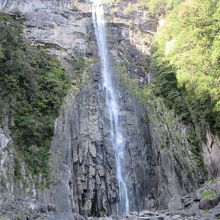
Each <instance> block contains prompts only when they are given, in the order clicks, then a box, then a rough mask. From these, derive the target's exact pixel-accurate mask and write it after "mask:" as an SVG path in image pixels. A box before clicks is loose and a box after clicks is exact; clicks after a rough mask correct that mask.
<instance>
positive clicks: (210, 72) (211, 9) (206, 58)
mask: <svg viewBox="0 0 220 220" xmlns="http://www.w3.org/2000/svg"><path fill="white" fill-rule="evenodd" d="M219 11H220V2H219V1H217V0H212V1H209V0H204V1H202V2H201V1H199V0H193V1H189V0H186V1H184V2H183V3H181V4H180V5H179V6H178V7H176V8H175V9H174V10H173V11H172V12H171V13H170V15H169V16H168V18H167V20H166V24H165V25H164V26H163V27H162V28H161V29H160V30H159V32H158V34H157V36H156V38H155V42H154V51H155V59H156V66H157V76H156V79H155V84H156V86H155V87H156V92H157V94H158V95H161V96H163V97H164V99H165V102H166V103H167V105H168V106H169V107H170V108H173V109H174V110H175V112H176V113H177V114H179V115H182V118H183V119H184V120H185V121H186V122H192V123H194V124H195V123H197V124H198V123H199V124H201V125H204V124H205V123H206V122H208V123H209V124H210V127H211V128H212V130H213V131H215V132H217V133H219V131H220V126H219V125H220V87H219V82H220V72H219V67H220V66H219V61H220V60H219V58H220V57H219V54H220V43H219V42H220V41H219V39H220V33H219V28H220V23H219V18H220V17H219V16H220V13H219Z"/></svg>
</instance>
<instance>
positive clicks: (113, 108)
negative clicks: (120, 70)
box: [92, 0, 129, 214]
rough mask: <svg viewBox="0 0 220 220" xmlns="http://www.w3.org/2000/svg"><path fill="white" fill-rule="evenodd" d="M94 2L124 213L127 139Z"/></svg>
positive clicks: (100, 14)
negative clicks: (121, 125) (123, 132)
mask: <svg viewBox="0 0 220 220" xmlns="http://www.w3.org/2000/svg"><path fill="white" fill-rule="evenodd" d="M92 2H93V10H92V12H93V23H94V28H95V35H96V39H97V43H98V49H99V56H100V59H101V72H102V77H103V80H102V86H103V89H104V90H105V99H106V107H107V110H108V113H109V120H110V138H111V143H112V146H113V147H114V151H115V158H116V173H117V180H118V186H119V203H118V205H117V208H118V213H119V214H123V213H128V212H129V200H128V190H127V185H126V181H125V175H124V146H125V140H124V137H123V135H122V128H121V127H120V123H119V106H118V102H117V96H116V91H115V88H114V86H113V80H112V71H111V68H110V66H109V62H108V48H107V42H106V29H105V18H104V9H103V5H102V3H101V0H92Z"/></svg>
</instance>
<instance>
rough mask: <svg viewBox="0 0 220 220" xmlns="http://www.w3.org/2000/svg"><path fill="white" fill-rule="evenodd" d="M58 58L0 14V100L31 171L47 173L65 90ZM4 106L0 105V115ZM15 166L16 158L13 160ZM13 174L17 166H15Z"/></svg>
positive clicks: (20, 150) (66, 86)
mask: <svg viewBox="0 0 220 220" xmlns="http://www.w3.org/2000/svg"><path fill="white" fill-rule="evenodd" d="M68 85H69V83H68V81H67V79H66V78H65V75H64V71H63V70H62V69H61V68H60V66H59V62H58V61H57V60H56V59H55V58H54V57H52V56H51V55H48V54H47V53H46V52H45V51H44V50H42V49H37V48H35V47H33V46H30V45H28V44H26V43H25V41H24V39H23V35H22V26H21V25H20V24H19V23H18V22H16V21H15V20H14V19H12V18H11V17H10V16H7V15H4V14H0V100H2V102H1V106H2V107H4V106H8V107H9V109H8V111H9V117H10V118H13V123H11V124H9V126H10V128H11V129H12V131H13V133H12V134H14V137H13V138H14V139H15V142H16V144H17V146H18V149H17V150H18V152H19V153H20V155H22V156H23V159H24V161H25V162H26V165H27V167H28V169H29V170H30V171H31V172H32V173H33V174H39V173H41V174H42V175H43V176H44V177H46V178H47V177H48V176H49V172H50V170H49V164H48V161H49V155H50V151H49V147H50V141H51V137H52V135H53V123H54V119H55V118H56V117H57V115H58V109H59V107H60V105H61V103H62V100H63V98H64V96H65V95H66V93H67V88H68ZM2 111H3V108H1V115H2ZM15 163H16V164H15V166H16V167H18V165H19V164H18V161H15ZM15 172H16V176H19V175H20V174H19V170H18V169H17V168H15Z"/></svg>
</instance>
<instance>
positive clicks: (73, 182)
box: [0, 0, 220, 219]
mask: <svg viewBox="0 0 220 220" xmlns="http://www.w3.org/2000/svg"><path fill="white" fill-rule="evenodd" d="M126 7H127V4H126V3H125V2H121V3H119V4H116V5H111V7H109V8H107V11H111V13H108V14H107V27H108V45H109V49H110V52H111V54H110V60H111V62H112V68H113V71H114V72H115V73H116V76H115V79H114V80H115V84H116V87H117V89H118V93H119V94H120V95H119V103H120V106H119V107H120V112H121V114H120V123H121V125H122V127H123V128H124V130H123V132H124V137H126V146H125V149H126V152H125V155H126V161H125V173H126V179H127V185H128V191H129V201H130V208H131V210H136V211H139V210H142V209H152V210H156V209H165V208H171V209H177V208H179V207H181V205H182V203H181V196H182V195H184V194H186V193H187V192H189V191H193V190H194V189H195V188H196V187H197V186H198V185H199V184H200V183H201V182H203V181H204V180H205V178H206V176H205V175H206V174H205V171H204V170H201V169H199V168H198V167H197V165H196V164H195V162H194V160H193V157H192V153H191V148H190V140H189V138H190V137H189V136H188V130H189V129H188V128H187V127H186V126H185V125H183V124H182V123H181V122H179V121H178V119H177V118H176V117H175V116H174V115H173V113H172V112H171V111H169V110H167V109H166V108H165V106H164V105H163V103H162V101H161V100H160V99H156V98H155V100H150V101H149V102H148V103H141V101H140V99H138V97H137V96H136V95H135V94H134V93H133V92H132V91H131V90H130V89H129V87H128V86H126V84H125V83H124V80H123V78H122V77H121V74H124V73H126V75H127V76H129V77H130V78H134V79H137V80H138V81H139V82H140V86H142V85H145V84H147V83H149V82H150V81H151V78H152V75H153V69H152V68H151V62H150V56H151V42H152V37H153V34H154V32H155V31H156V27H157V21H156V20H155V19H154V18H151V17H149V16H148V15H146V14H143V11H141V10H140V11H138V12H135V13H133V14H129V15H128V14H126V13H124V12H123V11H124V9H125V8H126ZM0 10H1V11H2V12H5V13H8V14H12V15H14V16H16V18H17V19H19V20H21V21H22V22H23V23H24V28H25V36H26V38H27V40H28V41H29V42H30V43H31V44H34V45H40V46H43V47H45V48H46V49H47V50H48V52H49V53H52V54H55V55H57V56H58V57H59V59H60V60H61V63H62V65H63V68H64V69H65V70H66V74H67V75H68V76H69V77H70V78H71V79H73V82H72V87H71V89H70V91H69V94H68V96H67V97H66V100H65V103H64V104H63V106H62V108H61V109H60V114H59V117H58V118H57V120H56V121H55V129H54V137H53V141H52V145H51V168H52V174H53V178H54V181H53V184H52V185H51V186H50V187H49V188H48V189H40V188H38V187H37V185H36V177H33V176H31V175H29V174H28V173H26V171H25V166H24V167H23V170H22V171H21V173H22V178H21V180H19V181H17V182H15V181H14V177H13V175H14V164H15V161H14V160H13V158H14V156H15V155H16V151H15V148H14V146H13V141H12V140H11V138H10V131H9V129H8V128H7V126H5V127H3V128H2V129H1V130H0V149H1V150H0V154H1V163H0V165H1V170H0V176H1V180H2V181H1V182H2V183H1V197H0V199H1V203H0V210H2V213H3V212H5V215H6V216H10V219H18V217H17V215H19V213H20V215H21V218H20V219H23V218H25V216H29V217H30V218H34V216H35V217H36V219H37V217H38V219H42V216H44V217H45V218H47V217H48V216H49V218H50V219H81V217H80V216H78V215H77V214H76V213H79V214H80V215H84V216H105V215H111V214H116V213H117V207H116V203H117V201H118V185H117V180H116V168H115V155H114V150H113V148H112V146H111V144H110V142H109V135H110V134H109V121H108V117H107V114H106V112H107V111H106V107H105V100H104V91H102V89H101V87H100V82H101V74H100V63H99V60H98V55H97V53H98V52H97V46H96V41H95V36H94V30H93V26H92V22H91V21H92V20H91V5H90V4H89V3H87V2H86V1H78V2H77V1H75V2H72V1H71V0H65V1H64V0H62V1H59V0H50V1H48V0H47V1H43V0H34V1H31V2H29V1H20V0H16V1H13V0H5V1H1V2H0ZM131 20H132V22H130V21H131ZM77 57H83V59H85V60H86V66H85V67H80V68H82V75H83V76H85V77H84V78H85V79H83V80H81V82H80V84H79V85H78V82H77V80H75V77H77V76H73V75H72V72H73V71H72V69H73V67H72V61H74V60H75V59H76V58H77ZM120 66H123V68H122V69H123V71H122V69H121V68H119V67H120ZM122 72H123V73H122ZM207 137H208V138H207V143H204V144H203V157H204V162H205V164H206V165H207V170H208V174H209V176H210V177H212V176H218V175H219V172H220V167H219V164H218V160H219V157H220V151H219V140H218V138H217V137H214V136H213V135H212V134H211V133H210V131H209V130H208V129H207ZM38 179H39V177H37V180H38ZM6 201H8V203H7V202H6ZM12 204H13V205H12ZM14 213H16V214H14ZM73 213H75V214H73Z"/></svg>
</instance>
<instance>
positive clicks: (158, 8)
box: [138, 0, 183, 16]
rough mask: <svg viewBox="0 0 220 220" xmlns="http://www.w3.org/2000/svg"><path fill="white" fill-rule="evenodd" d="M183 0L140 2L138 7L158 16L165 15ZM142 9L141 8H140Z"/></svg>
mask: <svg viewBox="0 0 220 220" xmlns="http://www.w3.org/2000/svg"><path fill="white" fill-rule="evenodd" d="M182 1H183V0H139V1H138V5H141V7H142V8H147V9H148V11H149V12H150V13H151V14H154V15H156V16H160V15H165V14H167V12H168V11H170V10H171V9H173V8H175V7H176V6H177V5H178V4H179V3H180V2H182ZM139 8H140V6H139Z"/></svg>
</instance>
